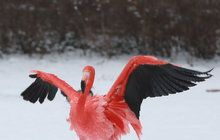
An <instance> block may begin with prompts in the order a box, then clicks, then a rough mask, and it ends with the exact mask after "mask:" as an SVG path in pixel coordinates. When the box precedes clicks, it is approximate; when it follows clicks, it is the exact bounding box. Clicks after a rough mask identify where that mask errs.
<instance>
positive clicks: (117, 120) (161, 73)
mask: <svg viewBox="0 0 220 140" xmlns="http://www.w3.org/2000/svg"><path fill="white" fill-rule="evenodd" d="M211 70H212V69H211ZM211 70H209V71H206V72H200V71H195V70H191V69H186V68H183V67H180V66H177V65H174V64H171V63H169V62H167V61H164V60H160V59H158V58H156V57H154V56H144V55H140V56H134V57H132V58H131V59H130V60H129V62H128V63H127V64H126V66H125V67H124V69H123V70H122V72H121V74H120V75H119V77H118V78H117V80H116V81H115V82H114V84H113V86H112V87H111V88H110V90H109V92H108V93H107V94H106V95H104V96H100V95H93V93H92V91H91V88H92V86H93V82H94V78H95V69H94V68H93V67H92V66H85V67H84V69H83V73H82V80H81V90H80V91H77V90H75V89H74V88H73V87H71V86H70V85H69V84H67V83H66V82H65V81H63V80H61V79H60V78H58V77H57V76H56V75H54V74H51V73H46V72H42V71H39V70H34V71H32V72H34V74H30V75H29V76H30V77H31V78H35V79H36V80H35V81H34V82H33V83H32V84H31V85H30V86H29V87H28V88H27V89H26V90H24V91H23V92H22V94H21V96H22V97H23V99H24V100H26V101H30V102H31V103H36V102H37V101H39V102H40V103H43V102H44V100H45V98H47V99H48V100H50V101H52V100H53V99H54V97H55V95H56V93H57V91H58V89H60V90H61V93H62V94H63V95H64V96H66V98H67V100H68V102H69V104H70V113H69V118H68V119H67V120H68V122H69V123H70V129H71V130H73V131H75V132H76V134H77V135H78V137H79V139H80V140H119V139H120V138H121V136H122V135H125V134H127V133H129V125H131V126H132V127H133V129H134V130H135V132H136V134H137V137H138V139H140V135H141V134H142V132H141V130H142V126H141V123H140V120H139V116H140V108H141V103H142V101H143V99H146V98H148V97H158V96H167V95H169V94H175V93H178V92H182V91H185V90H188V89H189V87H192V86H195V85H196V84H197V83H196V82H201V81H204V80H205V79H207V78H210V77H211V76H212V75H211V74H210V72H211Z"/></svg>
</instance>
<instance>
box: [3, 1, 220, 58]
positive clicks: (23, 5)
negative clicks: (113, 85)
mask: <svg viewBox="0 0 220 140" xmlns="http://www.w3.org/2000/svg"><path fill="white" fill-rule="evenodd" d="M75 49H81V50H83V51H84V52H87V51H88V50H90V51H94V52H97V53H99V54H101V55H105V56H110V57H111V56H115V55H121V54H151V55H159V56H167V57H172V55H173V53H174V54H176V53H179V52H180V53H181V52H183V51H184V52H187V53H188V54H190V56H195V57H199V58H204V59H212V58H213V57H214V56H216V55H219V54H220V1H219V0H199V1H198V0H182V1H177V0H166V1H164V0H156V1H155V0H1V1H0V53H1V54H13V53H22V54H33V53H39V54H47V53H53V52H58V53H63V52H65V51H70V50H71V51H74V50H75Z"/></svg>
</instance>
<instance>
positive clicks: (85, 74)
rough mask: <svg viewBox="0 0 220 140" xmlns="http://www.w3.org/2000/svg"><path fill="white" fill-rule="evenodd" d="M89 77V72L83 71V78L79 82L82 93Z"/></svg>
mask: <svg viewBox="0 0 220 140" xmlns="http://www.w3.org/2000/svg"><path fill="white" fill-rule="evenodd" d="M89 76H90V72H89V71H83V76H82V80H81V90H82V92H84V91H85V88H86V83H87V82H88V80H89Z"/></svg>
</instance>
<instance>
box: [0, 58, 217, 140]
mask: <svg viewBox="0 0 220 140" xmlns="http://www.w3.org/2000/svg"><path fill="white" fill-rule="evenodd" d="M128 58H129V57H128V56H123V57H119V58H113V59H111V60H108V59H106V58H99V57H92V58H89V57H82V56H80V55H76V54H66V55H65V56H64V55H63V56H58V55H56V56H46V57H43V58H39V57H35V58H29V57H27V56H13V57H12V56H6V57H5V58H4V59H0V89H1V91H0V139H1V140H15V139H16V140H61V139H63V140H77V137H76V135H75V133H73V132H72V131H70V130H69V124H68V123H67V122H66V118H67V117H68V113H69V106H68V104H67V102H66V101H65V99H64V98H63V97H62V96H61V95H57V96H56V98H55V100H54V101H53V102H49V101H46V102H45V103H44V104H43V105H40V104H39V103H37V104H31V103H29V102H25V101H23V100H22V98H21V97H20V93H21V92H22V91H23V90H24V89H25V88H26V87H27V86H28V85H29V84H30V83H31V82H32V79H30V78H28V73H29V71H30V70H32V69H40V70H43V71H47V72H52V73H55V74H57V75H59V77H61V78H62V79H64V80H66V81H67V82H68V83H70V84H71V85H73V86H74V87H75V88H77V89H78V88H79V83H80V79H81V71H82V69H83V66H85V65H87V64H90V65H93V66H95V68H96V81H95V85H94V89H93V91H94V92H95V93H99V94H105V93H106V92H107V91H108V89H109V88H110V86H111V85H112V83H113V81H114V80H115V79H116V77H117V76H118V74H119V73H120V71H121V70H122V68H123V66H124V65H125V64H126V62H127V60H128ZM176 63H178V64H181V65H183V66H186V67H189V66H188V65H186V64H185V62H184V61H177V62H176ZM211 67H215V70H214V71H213V72H212V73H213V75H214V77H212V78H211V79H210V80H207V81H206V82H203V83H200V84H199V85H198V86H197V87H194V88H192V89H191V90H190V91H187V92H184V93H179V94H177V95H171V96H168V97H160V98H154V99H147V100H145V101H144V103H143V105H142V110H141V118H140V120H141V122H142V124H143V135H142V139H143V140H162V139H163V140H175V139H177V140H208V139H209V140H219V139H220V93H207V92H206V89H210V88H220V85H219V83H220V62H217V61H216V60H215V61H212V62H209V63H207V62H202V61H200V62H197V63H195V67H194V68H193V69H197V70H202V71H203V70H208V69H210V68H211ZM128 139H130V140H135V139H137V137H136V136H135V134H134V131H133V130H132V131H131V134H130V135H127V136H123V137H122V140H128Z"/></svg>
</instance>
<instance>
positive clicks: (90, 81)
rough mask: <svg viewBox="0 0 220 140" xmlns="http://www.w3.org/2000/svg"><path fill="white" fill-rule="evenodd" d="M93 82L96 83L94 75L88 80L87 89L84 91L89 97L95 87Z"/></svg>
mask: <svg viewBox="0 0 220 140" xmlns="http://www.w3.org/2000/svg"><path fill="white" fill-rule="evenodd" d="M93 82H94V75H90V78H89V79H88V81H87V82H86V83H85V89H84V91H83V90H82V91H83V93H84V94H86V95H89V94H90V90H91V88H92V86H93Z"/></svg>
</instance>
